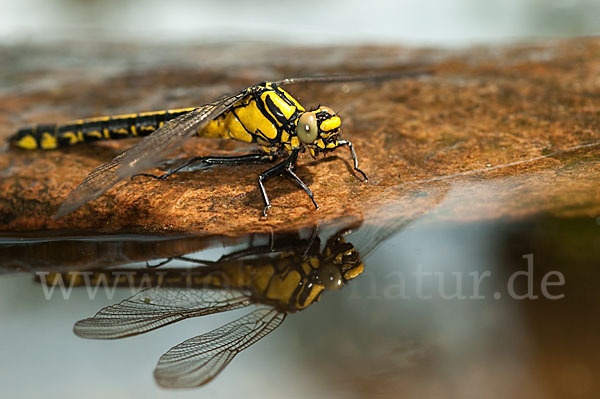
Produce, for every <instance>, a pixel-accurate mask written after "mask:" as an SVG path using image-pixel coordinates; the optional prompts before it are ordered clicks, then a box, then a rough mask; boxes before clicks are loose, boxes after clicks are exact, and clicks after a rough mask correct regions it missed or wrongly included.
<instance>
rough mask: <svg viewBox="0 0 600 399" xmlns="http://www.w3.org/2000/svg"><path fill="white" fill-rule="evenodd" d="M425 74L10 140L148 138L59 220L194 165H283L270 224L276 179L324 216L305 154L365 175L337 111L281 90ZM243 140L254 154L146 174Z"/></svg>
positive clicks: (264, 86) (261, 179) (56, 143)
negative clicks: (126, 183) (302, 163)
mask: <svg viewBox="0 0 600 399" xmlns="http://www.w3.org/2000/svg"><path fill="white" fill-rule="evenodd" d="M426 72H427V71H423V70H418V69H414V70H405V71H400V72H396V73H390V74H382V75H360V76H347V75H346V76H320V77H306V78H290V79H283V80H280V81H276V82H262V83H259V84H256V85H252V86H250V87H247V88H245V89H243V90H241V91H239V92H237V93H234V94H231V95H227V96H224V97H221V98H219V99H217V100H215V101H213V102H210V103H207V104H204V105H202V106H199V107H193V108H181V109H172V110H163V111H155V112H142V113H133V114H124V115H116V116H104V117H96V118H89V119H80V120H76V121H72V122H67V123H64V124H38V125H35V126H29V127H25V128H22V129H19V130H18V131H17V132H16V133H15V134H14V135H13V136H11V137H10V143H11V144H12V145H13V146H14V147H18V148H23V149H28V150H36V149H42V150H52V149H56V148H59V147H63V146H67V145H73V144H78V143H84V142H93V141H98V140H108V139H120V138H126V137H137V136H143V137H144V138H143V139H142V140H141V141H140V142H139V143H137V144H136V145H134V146H133V147H131V148H129V149H128V150H126V151H125V152H123V153H121V154H119V155H118V156H116V157H115V158H114V159H113V160H111V161H110V162H107V163H105V164H103V165H100V166H98V167H97V168H96V169H94V170H93V171H92V172H91V173H90V174H89V175H88V176H87V177H86V178H85V180H84V181H83V182H82V183H81V184H80V185H79V186H77V187H76V188H75V189H74V190H73V191H71V192H70V193H69V194H68V195H67V197H66V199H65V200H64V202H63V203H62V205H61V206H60V208H59V210H58V212H57V213H56V214H55V216H54V217H55V218H60V217H63V216H65V215H67V214H69V213H71V212H73V211H75V210H77V209H78V208H80V207H81V206H83V205H84V204H86V203H88V202H90V201H93V200H95V199H96V198H98V197H100V196H101V195H103V194H104V193H105V192H106V191H107V190H109V189H110V188H111V187H113V186H114V185H115V184H117V183H118V182H120V181H121V180H123V179H127V178H132V177H136V176H146V177H149V178H154V179H158V180H164V179H166V178H168V177H169V176H171V175H173V174H175V173H177V172H180V171H182V170H184V169H186V168H189V167H192V165H196V167H198V166H202V167H211V166H214V165H243V164H262V163H272V162H276V161H278V162H277V163H276V164H275V165H274V166H272V167H269V168H268V169H266V170H265V171H263V172H262V173H261V174H260V175H259V176H258V188H259V190H260V194H261V196H262V200H263V203H264V208H263V211H262V216H263V217H267V213H268V211H269V209H270V208H271V201H270V199H269V196H268V194H267V191H266V188H265V182H266V181H267V180H268V179H270V178H272V177H274V176H281V175H285V176H287V177H290V178H291V179H292V180H293V181H294V182H295V183H296V184H297V185H298V186H299V187H300V188H301V189H302V190H303V191H304V192H305V193H306V194H307V195H308V197H309V198H310V200H311V201H312V203H313V205H314V206H315V208H316V209H318V208H319V206H318V204H317V202H316V200H315V198H314V195H313V192H312V191H311V190H310V188H309V187H308V186H307V185H306V184H305V183H304V182H303V181H302V179H301V178H300V177H299V176H298V175H297V174H296V173H295V169H296V164H297V161H298V157H299V154H300V153H304V152H307V151H308V153H309V154H310V155H311V156H312V157H313V158H315V157H317V156H318V155H324V154H328V153H330V152H332V151H334V150H336V149H338V148H341V147H347V148H349V150H350V154H351V156H352V161H353V168H354V171H355V172H356V176H357V177H358V176H360V178H361V179H362V180H363V181H364V182H367V181H368V177H367V175H366V173H365V172H364V171H363V170H361V169H360V168H359V164H358V158H357V155H356V151H355V149H354V146H353V145H352V142H351V141H349V140H347V139H342V137H341V124H342V121H341V119H340V116H339V115H338V114H336V112H334V111H333V110H332V109H331V108H329V107H326V106H318V107H316V108H313V109H308V110H307V109H305V108H304V107H303V106H302V105H301V104H300V103H299V102H298V101H297V100H296V99H295V98H294V97H292V95H291V94H290V93H288V92H287V91H286V90H284V89H283V88H282V86H285V85H290V84H299V83H313V82H321V83H324V82H350V81H363V80H382V79H398V78H403V77H414V76H418V75H422V74H425V73H426ZM194 135H197V136H200V137H207V138H216V139H225V140H229V139H232V140H238V141H242V142H246V143H254V144H256V145H257V146H258V149H257V151H256V152H253V153H249V154H244V155H232V156H196V157H193V158H190V159H188V160H186V161H185V162H183V163H181V164H180V165H178V166H177V167H174V168H173V169H171V170H168V171H166V172H165V173H163V174H161V175H154V174H149V173H144V171H145V170H148V169H151V168H154V167H157V166H159V165H160V164H161V162H163V161H164V160H165V159H166V157H167V156H168V155H169V154H171V153H172V152H174V151H175V150H177V149H178V148H180V147H181V146H182V145H183V143H184V142H185V141H186V140H187V139H188V138H190V137H191V136H194Z"/></svg>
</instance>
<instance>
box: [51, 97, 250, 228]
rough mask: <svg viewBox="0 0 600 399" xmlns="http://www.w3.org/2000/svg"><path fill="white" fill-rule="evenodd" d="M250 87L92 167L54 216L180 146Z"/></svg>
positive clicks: (85, 201) (141, 169)
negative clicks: (106, 161)
mask: <svg viewBox="0 0 600 399" xmlns="http://www.w3.org/2000/svg"><path fill="white" fill-rule="evenodd" d="M251 90H252V88H248V89H245V90H243V91H241V92H239V93H237V94H234V95H231V96H226V97H223V98H221V99H219V100H217V101H215V102H213V103H209V104H206V105H203V106H202V107H199V108H196V109H195V110H193V111H191V112H189V113H187V114H184V115H181V116H180V117H178V118H175V119H172V120H170V121H169V122H167V123H165V124H164V125H163V126H161V127H160V128H159V129H157V130H156V131H155V132H154V133H152V134H151V135H149V136H146V137H144V138H143V139H142V140H141V141H140V142H139V143H138V144H136V145H135V146H133V147H131V148H129V149H128V150H127V151H125V152H123V153H122V154H120V155H118V156H117V157H115V159H113V160H112V161H110V162H108V163H105V164H103V165H100V166H99V167H97V168H96V169H94V170H93V171H92V173H90V174H89V175H88V176H87V177H86V178H85V180H84V181H83V182H82V183H81V184H80V185H79V186H78V187H77V188H76V189H75V190H73V191H71V192H70V193H69V195H68V196H67V198H66V199H65V201H64V202H63V204H62V205H61V206H60V209H59V210H58V212H57V213H56V215H55V216H54V217H55V218H60V217H62V216H65V215H67V214H68V213H71V212H73V211H74V210H76V209H78V208H79V207H81V206H82V205H84V204H85V203H87V202H89V201H92V200H94V199H96V198H98V197H99V196H101V195H102V194H103V193H105V192H106V191H107V190H108V189H110V188H111V187H112V186H114V185H115V184H117V183H118V182H119V181H121V180H123V179H126V178H128V177H131V176H133V175H135V174H138V173H140V172H143V171H144V170H146V169H149V168H152V167H154V166H156V165H157V164H158V163H160V162H161V161H162V160H163V159H164V158H165V157H166V156H167V155H169V154H170V153H171V152H173V151H175V150H176V149H177V148H179V147H181V145H183V143H184V142H185V141H186V140H187V139H188V138H189V137H191V136H193V135H194V134H195V133H196V132H197V131H198V130H200V129H202V128H203V127H204V126H206V125H207V124H208V123H209V122H210V121H211V120H213V119H214V118H216V117H217V116H219V115H220V114H222V113H223V112H225V111H227V110H228V109H229V108H230V107H231V106H232V105H234V104H235V103H236V102H238V101H239V100H240V99H242V98H243V97H244V96H246V95H247V94H248V93H249V92H250V91H251Z"/></svg>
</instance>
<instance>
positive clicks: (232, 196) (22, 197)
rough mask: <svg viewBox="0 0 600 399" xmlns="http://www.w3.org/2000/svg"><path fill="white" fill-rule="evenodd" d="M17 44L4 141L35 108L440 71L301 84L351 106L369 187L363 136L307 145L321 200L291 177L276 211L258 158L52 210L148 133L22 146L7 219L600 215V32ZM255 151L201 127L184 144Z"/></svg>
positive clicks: (2, 183)
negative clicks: (167, 44)
mask: <svg viewBox="0 0 600 399" xmlns="http://www.w3.org/2000/svg"><path fill="white" fill-rule="evenodd" d="M2 51H3V52H4V53H5V54H6V55H8V57H7V60H8V62H7V63H6V65H5V66H4V71H3V72H2V74H1V75H0V84H1V87H2V89H1V90H0V138H1V139H5V138H7V137H8V136H9V135H10V134H12V133H13V132H14V131H15V130H16V129H17V128H18V127H20V126H21V125H26V124H30V123H39V122H62V121H66V120H69V119H75V118H80V117H89V116H96V115H107V114H118V113H128V112H138V111H148V110H154V109H162V108H173V107H180V106H181V107H187V106H192V105H197V104H202V103H205V102H207V101H210V100H211V99H214V98H216V97H219V96H220V95H222V94H224V93H228V92H231V91H234V90H237V89H239V88H241V87H244V86H247V85H250V84H253V83H256V82H258V81H261V80H276V79H279V78H282V77H290V76H306V75H313V74H316V73H325V74H339V73H363V72H370V73H375V72H385V71H390V70H396V69H398V68H405V67H406V65H410V64H419V65H423V64H427V65H429V66H430V67H431V69H432V71H433V72H432V74H431V75H428V76H422V77H419V78H413V79H402V80H390V81H386V82H354V83H345V84H307V85H295V86H290V87H289V91H290V92H291V93H293V94H294V95H295V96H296V97H297V98H298V99H299V100H300V101H301V102H302V103H303V104H305V105H306V106H311V105H316V104H319V103H320V104H326V105H328V106H330V107H332V108H333V109H335V110H338V111H341V115H342V118H343V134H344V136H345V137H347V138H349V139H351V140H352V141H353V143H354V145H355V147H356V150H357V153H358V156H359V160H360V163H361V167H362V168H363V169H364V170H365V171H366V172H367V174H368V175H369V177H370V182H369V183H368V184H363V183H361V182H360V181H359V180H357V179H356V178H354V177H353V175H352V174H351V173H350V170H351V168H350V156H349V153H348V152H347V151H346V150H345V149H340V150H338V151H337V153H335V155H337V157H335V156H333V157H329V158H328V159H326V160H321V161H313V160H311V159H310V158H309V157H308V156H305V157H303V158H302V159H301V160H300V162H299V167H298V170H297V173H298V175H299V176H300V177H301V178H303V179H304V181H305V182H306V183H307V184H308V185H309V186H310V187H311V189H312V190H313V192H314V193H315V198H316V200H317V202H318V203H319V205H320V207H321V209H320V210H318V211H315V210H314V209H313V207H312V204H311V203H310V201H309V199H308V198H307V197H306V195H305V194H304V193H303V192H301V191H299V190H298V189H297V188H296V186H294V185H293V184H292V183H291V182H289V181H288V180H286V179H283V178H280V179H277V178H275V179H273V180H270V181H269V182H268V184H267V189H268V192H269V194H270V196H271V199H272V202H273V208H272V209H271V213H270V216H269V218H268V219H267V220H259V214H260V212H261V209H262V206H263V204H262V201H261V198H260V195H259V192H258V188H257V185H256V179H257V176H258V175H259V173H260V172H261V171H262V170H263V169H265V167H264V166H249V167H238V168H214V169H212V170H207V171H203V172H194V173H181V174H178V175H175V176H173V177H171V178H169V179H168V180H166V181H151V180H146V179H136V180H135V181H132V182H125V183H121V184H119V185H117V186H116V187H114V188H113V189H111V190H110V191H109V192H108V193H106V194H105V195H104V196H102V197H101V198H99V199H98V200H96V201H94V202H92V203H90V204H88V205H86V206H84V207H83V208H82V209H80V210H78V211H77V212H75V213H73V214H71V215H68V216H67V217H64V218H62V219H60V220H53V219H51V216H52V214H53V213H55V212H56V210H57V209H58V206H59V205H60V203H61V201H62V200H63V199H64V197H65V196H66V195H67V193H68V192H69V191H70V190H72V189H73V188H75V187H76V186H77V184H79V183H80V182H81V181H82V180H83V179H84V177H85V176H86V175H87V174H88V173H89V172H90V171H91V170H92V169H93V168H95V167H96V166H98V165H100V164H101V163H104V162H106V161H109V160H110V159H112V157H114V156H115V155H116V154H118V153H119V152H120V151H122V150H123V149H125V148H126V147H127V146H130V145H132V144H133V143H134V141H131V140H127V141H121V142H110V143H99V144H94V145H79V146H76V147H73V148H68V149H64V150H57V151H49V152H29V151H21V150H15V149H9V148H6V149H5V151H4V152H3V153H1V154H0V231H4V232H15V231H33V230H48V229H50V230H55V229H67V230H96V231H107V232H112V231H123V230H126V231H137V232H175V231H177V232H190V233H200V234H207V235H213V234H219V235H238V234H243V233H249V232H266V231H269V230H271V229H273V230H279V229H283V228H285V229H295V228H299V227H305V226H307V225H311V224H313V223H314V222H315V221H319V220H320V221H322V220H331V219H334V218H338V217H340V216H344V215H345V216H348V215H357V216H359V217H367V218H368V217H370V216H371V215H374V214H377V215H383V216H384V217H387V216H394V217H398V216H402V217H406V218H412V217H415V216H417V215H421V214H423V213H426V212H430V215H431V217H434V218H443V219H447V220H452V221H465V220H481V219H495V218H521V217H526V216H532V215H536V214H541V213H547V214H551V215H554V216H564V217H575V216H597V215H599V214H600V185H598V181H600V179H599V177H600V172H599V168H598V166H599V165H598V164H599V163H600V157H599V155H600V144H599V145H598V146H596V145H595V144H594V143H595V142H597V141H600V39H572V40H568V41H553V42H548V43H543V44H537V45H531V46H527V47H525V46H517V47H511V48H502V49H497V48H494V49H481V48H478V49H469V50H461V51H441V50H440V51H437V50H409V49H405V48H395V47H359V48H320V49H301V48H279V47H265V46H259V45H252V46H247V47H245V48H242V47H239V48H238V47H235V46H230V47H206V48H169V49H166V48H153V49H144V50H141V49H138V48H123V47H120V48H113V47H107V48H99V49H94V50H93V51H92V50H89V49H87V50H86V49H77V48H69V47H67V46H65V47H60V48H53V49H40V48H22V47H16V48H5V49H3V50H2ZM587 144H589V145H588V146H586V147H581V148H577V149H572V147H575V146H582V145H587ZM250 148H251V147H250ZM244 149H248V147H247V146H246V145H241V144H239V143H233V142H219V141H211V140H206V139H198V138H192V139H190V140H189V141H188V142H187V143H186V145H185V146H184V149H183V151H181V152H180V153H178V154H174V155H173V157H182V158H184V157H189V156H194V155H207V154H228V153H231V152H232V151H243V150H244ZM565 149H569V150H567V151H563V150H565ZM546 155H549V156H547V157H544V158H540V157H542V156H546ZM526 160H531V161H527V162H523V161H526ZM517 161H519V162H517ZM511 163H515V164H512V165H508V166H506V167H504V166H502V165H506V164H511ZM457 174H459V175H458V176H456V175H457ZM449 175H450V176H449ZM431 179H433V180H431Z"/></svg>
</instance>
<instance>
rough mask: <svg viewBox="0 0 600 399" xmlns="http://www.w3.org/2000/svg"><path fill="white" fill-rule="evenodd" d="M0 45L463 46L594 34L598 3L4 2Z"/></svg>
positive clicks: (599, 22)
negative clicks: (263, 43) (238, 43)
mask: <svg viewBox="0 0 600 399" xmlns="http://www.w3.org/2000/svg"><path fill="white" fill-rule="evenodd" d="M0 3H1V4H2V7H1V9H2V15H1V16H0V21H1V23H0V41H1V42H4V43H15V42H23V41H26V42H47V41H56V40H59V41H63V40H66V41H73V40H75V41H118V42H141V43H147V44H156V43H179V44H194V45H200V44H205V43H209V42H222V41H239V40H244V41H247V40H250V41H267V42H278V43H283V44H290V43H291V44H302V45H314V44H317V45H318V44H336V45H356V44H362V43H392V44H404V45H418V46H422V45H427V46H453V47H454V46H465V45H472V44H481V43H490V42H494V43H498V42H507V41H514V40H531V39H540V38H548V37H565V36H580V35H595V34H598V33H600V2H599V1H597V0H420V1H412V0H397V1H394V0H370V1H367V2H365V1H357V0H349V1H336V0H306V1H301V2H299V1H289V0H287V1H286V0H278V1H273V0H264V1H244V0H207V1H194V0H173V1H158V0H148V1H137V0H54V1H49V0H22V1H9V0H3V1H2V2H0Z"/></svg>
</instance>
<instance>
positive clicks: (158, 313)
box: [73, 288, 251, 339]
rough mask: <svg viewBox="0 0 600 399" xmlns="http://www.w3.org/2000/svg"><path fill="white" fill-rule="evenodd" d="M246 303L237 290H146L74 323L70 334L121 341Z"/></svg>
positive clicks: (242, 305)
mask: <svg viewBox="0 0 600 399" xmlns="http://www.w3.org/2000/svg"><path fill="white" fill-rule="evenodd" d="M250 303H251V299H250V296H249V295H247V294H246V293H245V292H242V291H238V290H223V289H204V288H203V289H190V288H150V289H147V290H144V291H140V292H138V293H137V294H135V295H134V296H132V297H131V298H128V299H126V300H124V301H122V302H121V303H118V304H116V305H111V306H107V307H105V308H103V309H102V310H100V311H99V312H98V313H96V315H95V316H94V317H91V318H89V319H84V320H80V321H78V322H77V323H75V327H74V328H73V331H74V332H75V334H77V335H79V336H80V337H83V338H94V339H114V338H123V337H128V336H132V335H137V334H141V333H144V332H147V331H150V330H154V329H156V328H159V327H162V326H164V325H167V324H171V323H175V322H176V321H179V320H183V319H187V318H190V317H198V316H204V315H208V314H213V313H219V312H225V311H228V310H231V309H236V308H240V307H244V306H248V305H250Z"/></svg>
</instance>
